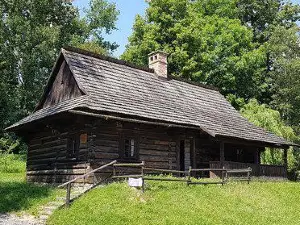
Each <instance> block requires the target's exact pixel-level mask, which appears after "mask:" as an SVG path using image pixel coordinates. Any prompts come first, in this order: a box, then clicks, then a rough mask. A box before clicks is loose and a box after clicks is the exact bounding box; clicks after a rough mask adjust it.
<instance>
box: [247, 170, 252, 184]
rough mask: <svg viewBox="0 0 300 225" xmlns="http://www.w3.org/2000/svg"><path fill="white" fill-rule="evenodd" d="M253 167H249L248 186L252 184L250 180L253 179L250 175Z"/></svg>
mask: <svg viewBox="0 0 300 225" xmlns="http://www.w3.org/2000/svg"><path fill="white" fill-rule="evenodd" d="M251 170H252V169H251V167H248V173H247V176H248V184H250V179H251V174H250V172H251Z"/></svg>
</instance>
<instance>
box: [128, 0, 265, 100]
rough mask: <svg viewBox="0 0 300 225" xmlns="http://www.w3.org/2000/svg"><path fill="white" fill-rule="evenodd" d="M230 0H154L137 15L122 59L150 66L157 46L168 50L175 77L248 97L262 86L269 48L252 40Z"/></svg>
mask: <svg viewBox="0 0 300 225" xmlns="http://www.w3.org/2000/svg"><path fill="white" fill-rule="evenodd" d="M237 10H238V8H237V7H236V2H235V1H232V0H226V1H220V0H205V1H203V0H201V1H200V0H196V1H193V2H191V1H189V0H153V1H151V2H150V5H149V8H148V9H147V11H146V16H145V17H141V16H137V17H136V20H135V24H134V27H133V34H132V35H131V36H130V38H129V44H128V46H127V48H126V51H125V52H124V54H123V55H122V58H123V59H125V60H129V61H131V62H133V63H136V64H141V65H146V64H147V55H148V53H150V52H151V51H154V50H159V49H160V50H164V51H166V52H167V53H169V54H170V55H169V68H168V69H169V71H170V73H171V74H173V75H175V76H181V77H185V78H187V79H190V80H193V81H197V82H201V83H205V84H210V85H214V86H216V87H218V88H219V89H220V90H221V92H222V93H223V94H225V95H227V94H232V95H233V96H236V97H242V98H245V99H249V98H251V97H259V95H260V93H261V92H262V90H261V89H263V88H264V78H263V77H261V70H262V69H264V63H265V52H264V48H260V47H259V46H256V45H255V43H253V34H252V32H251V30H249V29H248V28H247V27H245V26H243V25H242V24H241V21H240V20H239V18H238V17H237V12H238V11H237Z"/></svg>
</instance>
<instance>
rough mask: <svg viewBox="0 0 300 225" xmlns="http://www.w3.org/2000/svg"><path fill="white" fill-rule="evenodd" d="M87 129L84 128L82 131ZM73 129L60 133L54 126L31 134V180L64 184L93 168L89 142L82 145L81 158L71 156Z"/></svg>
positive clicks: (29, 153)
mask: <svg viewBox="0 0 300 225" xmlns="http://www.w3.org/2000/svg"><path fill="white" fill-rule="evenodd" d="M84 132H86V131H80V129H78V134H80V133H84ZM69 135H70V132H68V131H65V132H57V131H55V132H54V130H51V129H50V128H48V129H46V128H45V129H44V130H43V131H41V132H39V133H38V134H34V135H31V139H30V140H29V143H28V155H27V181H29V182H40V183H62V182H66V181H68V180H70V179H72V178H74V177H76V176H77V175H82V174H84V173H86V172H87V170H88V169H89V162H88V142H89V140H88V141H87V143H85V144H80V146H79V152H78V157H76V158H70V157H68V156H67V155H68V154H67V138H68V136H69Z"/></svg>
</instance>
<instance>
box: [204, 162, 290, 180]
mask: <svg viewBox="0 0 300 225" xmlns="http://www.w3.org/2000/svg"><path fill="white" fill-rule="evenodd" d="M209 164H210V166H209V167H210V168H223V167H224V168H225V169H228V170H233V169H244V168H249V167H250V168H251V169H252V172H251V175H252V176H255V177H259V176H266V177H287V174H286V167H285V166H280V165H263V164H253V163H240V162H231V161H224V162H223V164H222V163H221V162H220V161H211V162H209ZM211 175H212V177H214V174H211Z"/></svg>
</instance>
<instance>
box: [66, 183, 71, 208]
mask: <svg viewBox="0 0 300 225" xmlns="http://www.w3.org/2000/svg"><path fill="white" fill-rule="evenodd" d="M70 197H71V183H69V184H68V185H67V195H66V207H67V208H68V207H69V206H70Z"/></svg>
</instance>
